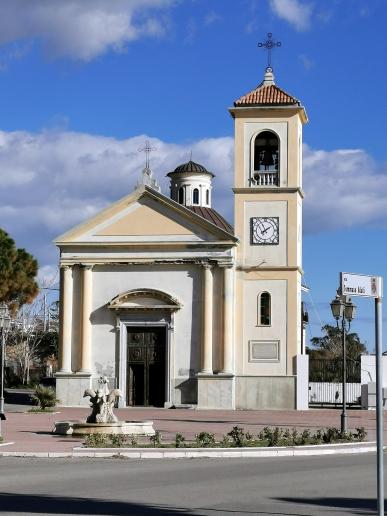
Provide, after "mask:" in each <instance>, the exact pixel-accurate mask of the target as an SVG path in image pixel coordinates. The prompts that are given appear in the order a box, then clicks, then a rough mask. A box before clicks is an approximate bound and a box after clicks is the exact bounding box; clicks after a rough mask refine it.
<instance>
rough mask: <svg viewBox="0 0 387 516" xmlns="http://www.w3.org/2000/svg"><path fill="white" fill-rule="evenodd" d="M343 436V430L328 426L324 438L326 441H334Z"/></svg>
mask: <svg viewBox="0 0 387 516" xmlns="http://www.w3.org/2000/svg"><path fill="white" fill-rule="evenodd" d="M340 437H341V432H340V430H339V429H338V428H334V427H331V428H327V429H326V430H325V432H323V435H322V438H323V441H324V443H333V442H335V441H338V440H339V439H340Z"/></svg>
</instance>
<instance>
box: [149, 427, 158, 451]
mask: <svg viewBox="0 0 387 516" xmlns="http://www.w3.org/2000/svg"><path fill="white" fill-rule="evenodd" d="M149 440H150V442H151V443H152V444H153V448H160V446H161V432H160V431H159V430H156V431H155V433H154V435H151V436H150V437H149Z"/></svg>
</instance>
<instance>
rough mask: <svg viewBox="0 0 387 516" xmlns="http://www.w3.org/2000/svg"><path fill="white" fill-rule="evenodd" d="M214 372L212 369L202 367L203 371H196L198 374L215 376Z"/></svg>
mask: <svg viewBox="0 0 387 516" xmlns="http://www.w3.org/2000/svg"><path fill="white" fill-rule="evenodd" d="M213 375H214V372H213V371H211V369H202V371H199V372H198V373H196V376H213Z"/></svg>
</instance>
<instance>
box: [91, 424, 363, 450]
mask: <svg viewBox="0 0 387 516" xmlns="http://www.w3.org/2000/svg"><path fill="white" fill-rule="evenodd" d="M366 437H367V432H366V431H365V430H364V428H363V427H360V428H357V429H356V431H355V432H345V433H344V434H343V433H341V431H340V430H339V429H338V428H334V427H331V428H321V429H319V430H317V431H316V432H314V433H312V432H311V430H309V429H305V430H303V431H298V430H297V429H296V428H293V429H290V428H280V427H275V428H270V427H265V428H264V429H263V430H262V431H260V432H259V433H258V434H257V435H253V434H251V433H249V432H245V431H244V430H243V428H241V427H239V426H234V427H233V428H232V429H231V430H230V432H228V433H227V434H225V435H224V436H223V438H222V440H220V441H216V439H215V435H214V434H211V433H209V432H200V433H198V434H196V436H195V440H194V441H187V440H186V439H185V437H184V436H183V434H181V433H177V434H176V436H175V440H174V441H172V442H163V439H162V434H161V432H159V431H158V430H157V431H156V432H155V435H152V436H151V437H150V438H149V442H146V443H144V442H139V440H138V436H133V435H118V434H91V435H88V436H86V438H85V442H84V444H85V446H86V447H87V448H146V447H149V448H242V447H243V448H245V447H252V448H258V447H272V446H305V445H311V444H313V445H315V444H333V443H344V442H346V443H347V442H363V441H365V439H366Z"/></svg>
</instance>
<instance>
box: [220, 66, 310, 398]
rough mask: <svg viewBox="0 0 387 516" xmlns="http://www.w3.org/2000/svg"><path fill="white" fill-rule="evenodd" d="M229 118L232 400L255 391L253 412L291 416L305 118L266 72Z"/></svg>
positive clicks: (297, 322)
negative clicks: (233, 250)
mask: <svg viewBox="0 0 387 516" xmlns="http://www.w3.org/2000/svg"><path fill="white" fill-rule="evenodd" d="M230 113H231V116H232V117H233V118H234V122H235V177H234V189H233V191H234V201H235V204H234V207H235V236H237V237H238V239H239V241H240V245H239V246H238V248H237V255H236V272H237V273H236V306H237V312H236V335H235V355H236V356H235V359H236V374H237V377H238V376H240V377H241V378H240V379H239V380H238V378H237V385H236V393H237V394H236V397H237V398H238V396H239V397H241V401H240V404H241V405H242V398H243V399H244V397H245V396H247V392H248V391H249V390H250V391H251V389H253V390H254V391H255V389H256V390H257V392H258V393H259V394H257V396H258V398H257V400H256V402H255V406H254V408H294V399H295V396H294V393H295V388H296V386H295V381H296V378H295V375H296V370H295V366H294V363H295V357H296V355H297V354H300V353H301V277H302V254H301V251H302V200H303V197H304V194H303V190H302V126H303V124H305V123H306V122H307V115H306V112H305V109H304V107H303V106H302V105H301V102H300V101H299V100H297V99H296V98H295V97H293V96H292V95H290V94H288V93H286V92H285V91H284V90H282V89H281V88H279V87H278V86H277V85H276V84H275V80H274V73H273V70H272V68H271V67H270V66H268V67H267V68H266V71H265V74H264V78H263V81H262V82H261V84H259V86H258V87H257V88H256V89H254V90H253V91H251V92H249V93H247V94H246V95H243V96H242V97H240V98H239V99H238V100H236V101H235V102H234V106H233V107H232V108H231V109H230ZM244 376H246V377H248V378H245V379H243V377H244ZM238 381H239V383H240V386H239V387H238ZM269 399H270V402H269V401H268V400H269ZM236 406H237V408H238V399H237V400H236ZM251 408H253V407H251Z"/></svg>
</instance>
